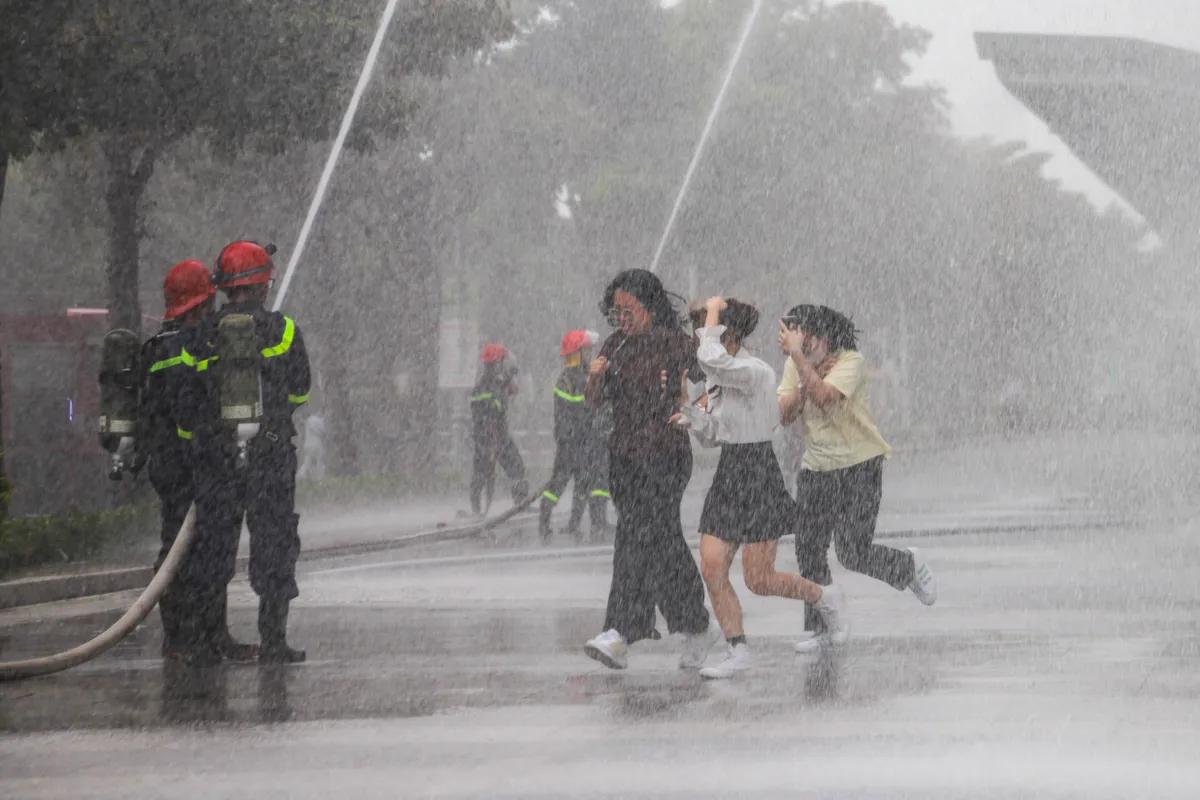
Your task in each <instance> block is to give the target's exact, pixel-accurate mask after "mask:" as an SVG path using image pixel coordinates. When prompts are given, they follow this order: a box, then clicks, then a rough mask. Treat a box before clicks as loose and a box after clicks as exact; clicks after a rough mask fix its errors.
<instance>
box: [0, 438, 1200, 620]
mask: <svg viewBox="0 0 1200 800" xmlns="http://www.w3.org/2000/svg"><path fill="white" fill-rule="evenodd" d="M1197 450H1200V448H1196V447H1194V445H1193V443H1190V442H1181V441H1177V440H1171V441H1167V440H1165V439H1164V440H1152V439H1148V438H1145V437H1141V438H1136V437H1135V438H1133V439H1131V440H1126V441H1121V440H1118V439H1115V438H1105V439H1103V440H1100V441H1097V440H1096V439H1095V438H1094V437H1092V438H1089V437H1083V436H1075V437H1058V438H1057V439H1056V438H1049V437H1047V438H1043V439H1038V440H1023V441H1016V442H1010V441H1003V440H981V441H980V442H977V443H973V444H972V445H969V446H965V447H958V448H955V449H953V450H948V451H935V452H923V453H919V454H915V455H905V454H903V453H898V454H896V456H895V457H893V458H892V459H891V461H889V462H888V464H887V466H886V467H885V469H884V496H883V506H882V510H881V513H880V517H879V526H878V533H879V536H880V538H894V537H898V536H909V537H911V536H937V535H949V534H954V533H966V532H981V533H982V532H996V533H1004V532H1013V533H1017V532H1022V531H1030V530H1071V529H1080V528H1096V527H1108V526H1112V525H1116V524H1128V523H1129V522H1130V521H1133V520H1146V519H1150V518H1162V517H1164V516H1167V517H1169V516H1172V514H1175V515H1178V514H1183V513H1185V511H1186V510H1189V509H1190V496H1188V495H1187V494H1186V493H1185V492H1182V491H1180V489H1182V488H1183V486H1182V483H1181V482H1182V481H1183V478H1184V476H1185V475H1190V474H1193V473H1192V471H1191V469H1190V468H1191V467H1192V463H1191V462H1196V461H1198V460H1200V459H1198V458H1197V456H1195V455H1194V453H1195V452H1196V451H1197ZM1184 462H1187V463H1186V464H1185V463H1184ZM1196 466H1197V467H1200V464H1197V465H1196ZM1185 467H1186V468H1185ZM787 477H788V480H789V481H792V480H794V478H793V477H792V476H790V475H789V476H787ZM711 480H712V471H711V470H705V469H697V470H696V472H695V473H694V474H693V477H692V482H691V484H690V486H689V489H688V493H687V495H686V496H685V498H684V503H683V509H682V512H683V522H684V530H685V531H687V532H689V533H691V534H694V533H695V530H696V525H697V523H698V521H699V517H700V510H701V507H702V505H703V500H704V493H705V491H706V490H707V488H708V485H709V483H710V482H711ZM1168 500H1170V501H1172V502H1167V501H1168ZM464 507H465V502H463V503H456V501H454V500H450V499H435V498H430V499H425V500H418V501H413V502H408V503H405V504H404V505H397V506H395V507H374V508H367V509H354V510H336V509H327V510H321V511H310V512H307V513H305V514H304V515H302V517H301V524H300V537H301V541H302V542H303V548H304V549H303V552H302V554H301V558H302V559H303V560H311V559H318V558H328V557H332V556H340V555H350V554H355V553H365V552H372V551H377V550H386V549H392V548H396V547H403V546H406V545H409V544H412V543H417V542H434V541H442V540H449V539H453V538H461V537H463V536H466V535H470V534H469V532H467V531H465V530H464V529H468V528H470V527H471V524H470V523H471V521H470V520H467V519H460V518H458V517H457V513H458V511H459V510H460V508H464ZM508 507H509V506H508V504H507V502H505V501H503V500H499V499H498V501H497V504H496V507H494V508H493V510H492V513H493V514H496V513H499V512H501V511H503V510H505V509H507V508H508ZM1151 512H1153V513H1151ZM564 513H565V510H563V511H560V512H559V514H560V515H563V514H564ZM530 524H532V520H531V519H530V518H525V519H524V521H523V522H522V521H520V519H519V520H518V521H515V522H513V523H509V525H510V526H512V525H517V526H520V525H530ZM156 549H157V545H156V543H155V542H153V541H148V542H146V544H145V550H144V552H141V551H138V552H132V553H129V554H126V557H125V559H124V565H120V564H111V563H110V564H98V563H79V564H74V565H64V567H63V568H62V569H61V570H60V571H58V573H57V574H53V575H44V576H38V577H33V578H25V579H21V580H15V581H7V582H0V609H2V608H11V607H14V606H21V605H30V604H33V603H43V602H51V601H54V600H61V599H68V598H73V597H83V596H89V595H94V594H104V593H108V592H115V591H124V590H128V589H137V588H141V587H144V586H145V585H146V584H147V583H148V582H149V580H150V577H151V571H150V569H149V566H148V565H149V564H151V563H152V562H153V560H154V555H155V552H156ZM247 553H248V541H247V537H246V536H245V535H243V536H242V541H241V546H240V549H239V555H240V557H241V559H242V560H243V563H242V564H240V565H239V569H244V559H245V557H246V555H247ZM135 565H136V566H135Z"/></svg>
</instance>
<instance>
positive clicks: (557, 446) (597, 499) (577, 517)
mask: <svg viewBox="0 0 1200 800" xmlns="http://www.w3.org/2000/svg"><path fill="white" fill-rule="evenodd" d="M598 339H599V335H598V334H594V333H590V332H589V331H580V330H576V331H570V332H568V333H567V335H566V336H564V337H563V341H562V348H561V349H560V351H559V355H560V356H562V359H563V371H562V373H561V374H560V375H559V376H558V381H557V382H556V383H555V384H554V471H553V473H552V474H551V476H550V482H549V483H548V484H546V489H545V491H543V492H542V508H541V519H540V520H539V523H538V530H539V532H540V533H541V536H542V541H544V542H545V541H549V540H550V537H551V535H552V531H551V529H550V514H551V512H552V511H553V510H554V507H555V506H556V505H558V502H559V498H560V497H561V495H562V493H563V491H564V490H565V489H566V488H567V483H568V482H570V481H572V480H573V481H574V483H575V488H574V497H573V500H572V503H571V519H570V522H569V523H568V524H567V533H568V534H569V535H571V536H573V537H575V538H576V539H580V538H582V534H581V532H580V530H579V524H580V522H581V521H582V520H583V511H584V508H585V507H586V508H588V510H589V511H590V512H591V536H592V538H593V539H602V538H604V537H605V536H606V534H607V532H608V523H607V521H606V520H605V505H606V503H607V501H608V497H609V495H608V489H607V486H608V480H607V475H605V474H603V472H602V470H603V469H605V468H606V467H607V459H605V458H604V457H603V450H604V449H605V447H606V446H607V442H606V439H607V430H606V426H605V420H604V418H605V417H606V416H607V410H606V409H599V408H592V407H591V406H589V405H588V404H587V402H586V398H585V397H584V390H585V389H586V387H587V372H588V368H589V367H590V366H591V363H592V348H593V347H594V346H595V344H596V341H597V340H598Z"/></svg>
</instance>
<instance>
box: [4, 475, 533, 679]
mask: <svg viewBox="0 0 1200 800" xmlns="http://www.w3.org/2000/svg"><path fill="white" fill-rule="evenodd" d="M541 494H542V493H541V492H537V493H534V494H530V495H529V496H528V497H526V498H525V499H524V500H522V501H521V502H520V503H518V504H517V505H515V506H513V507H512V508H510V509H509V510H508V511H505V512H504V513H503V514H499V515H497V516H495V517H493V518H492V519H486V520H483V521H482V522H479V523H476V524H475V525H471V526H468V527H466V528H463V529H459V530H458V531H457V532H458V533H460V534H464V535H466V534H471V533H475V534H480V533H484V532H485V531H489V530H491V529H492V528H494V527H496V526H497V525H501V524H503V523H505V522H508V521H509V520H510V519H512V518H513V517H515V516H516V515H517V514H519V513H521V512H522V511H524V510H525V509H527V508H529V506H531V505H533V502H534V500H536V499H538V498H539V497H541ZM195 538H196V505H195V503H193V504H192V507H191V508H189V509H188V513H187V517H186V518H184V520H183V526H182V527H181V528H180V529H179V535H178V536H176V537H175V544H173V545H171V550H170V552H168V553H167V558H166V560H164V561H163V563H162V566H161V567H159V569H158V572H156V573H155V574H154V577H153V578H152V579H151V581H150V584H149V585H148V586H147V587H146V588H145V589H143V590H142V593H141V595H140V596H139V597H138V599H137V600H136V601H135V602H134V604H133V605H132V606H130V607H129V610H128V611H126V612H125V613H124V614H122V615H121V618H120V619H119V620H117V621H116V622H114V623H113V624H112V625H110V626H109V627H108V629H107V630H105V631H104V632H102V633H101V634H100V635H99V636H97V637H96V638H94V639H92V640H91V641H90V642H86V643H84V644H81V645H79V646H78V647H73V648H71V649H70V650H66V651H64V652H62V653H56V654H54V655H52V656H42V657H41V658H30V659H26V660H24V661H5V662H0V683H3V682H5V681H18V680H22V679H24V678H36V677H39V676H41V675H51V674H53V673H55V672H62V671H63V670H67V669H70V668H71V667H77V666H79V665H80V664H84V663H86V662H88V661H91V660H92V659H94V658H96V657H97V656H99V655H101V654H102V653H104V652H106V651H108V650H110V649H111V648H112V647H113V646H114V645H116V644H117V643H118V642H120V641H121V640H122V639H124V638H125V637H126V636H128V635H129V634H130V633H131V632H132V631H133V629H134V628H136V627H137V626H138V625H140V624H141V622H142V620H144V619H145V618H146V617H147V616H149V614H150V612H151V611H153V610H154V606H155V605H156V604H157V603H158V600H159V598H161V597H162V596H163V592H165V591H166V590H167V587H168V586H170V585H171V581H173V580H174V579H175V573H177V572H178V571H179V565H180V564H181V563H182V562H183V557H184V556H185V555H186V554H187V551H188V548H189V547H191V546H192V542H193V541H194V540H195Z"/></svg>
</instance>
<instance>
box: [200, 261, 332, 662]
mask: <svg viewBox="0 0 1200 800" xmlns="http://www.w3.org/2000/svg"><path fill="white" fill-rule="evenodd" d="M274 251H275V250H274V246H271V245H268V247H266V248H264V247H261V246H259V245H257V244H255V243H253V242H234V243H233V244H231V245H229V246H227V247H226V248H225V249H224V250H222V251H221V254H220V255H219V256H218V257H217V262H216V270H215V272H214V276H213V277H214V280H215V282H216V285H217V288H219V289H220V290H221V291H222V292H223V293H224V294H225V295H226V297H227V300H228V302H227V303H226V304H225V305H224V306H223V307H222V308H221V310H220V311H218V312H217V313H216V314H213V315H212V316H210V317H208V318H207V319H205V320H204V321H203V322H201V323H200V324H199V325H198V326H197V327H196V330H195V333H194V334H193V336H192V337H191V338H190V341H189V344H188V346H187V349H186V351H185V352H184V359H185V362H187V363H189V364H191V365H192V367H193V369H192V370H191V371H190V372H189V378H188V380H187V381H186V382H185V385H184V387H183V391H182V392H181V393H180V400H179V409H178V414H177V417H178V419H179V426H180V430H179V435H180V436H181V437H183V438H191V439H193V441H194V457H195V458H196V460H197V470H196V476H197V496H196V512H197V514H196V519H197V525H198V530H197V541H196V543H195V545H194V546H193V548H192V552H191V554H190V557H189V558H188V561H187V563H186V564H185V566H184V572H185V576H184V577H185V581H186V586H187V591H188V600H189V603H190V604H191V608H190V610H191V611H192V613H191V614H189V624H188V625H186V626H184V627H185V631H186V638H187V642H188V645H189V646H190V647H191V648H193V649H194V650H195V651H196V652H198V654H199V657H200V658H204V657H208V658H213V657H214V654H215V653H217V652H218V650H217V648H216V647H215V646H214V641H215V639H216V638H217V636H219V630H218V625H217V620H216V618H215V613H216V612H217V611H218V603H219V594H220V591H221V590H222V589H223V587H224V586H225V585H226V584H227V583H228V582H229V581H230V580H231V579H232V577H233V573H234V566H235V563H236V559H237V545H238V539H239V538H240V535H241V527H242V519H243V517H245V520H246V525H247V527H248V528H249V530H250V585H251V587H253V589H254V591H255V593H256V594H257V595H258V598H259V602H258V631H259V636H260V638H261V643H260V645H259V661H260V662H264V663H295V662H299V661H303V660H304V658H305V654H304V652H303V651H301V650H294V649H292V648H291V647H289V646H288V644H287V638H286V637H287V618H288V605H289V603H290V602H291V601H292V600H293V599H294V598H295V597H297V596H298V595H299V590H298V588H297V586H296V559H297V557H298V556H299V554H300V536H299V532H298V524H299V521H300V517H299V515H297V514H296V513H295V496H296V448H295V445H294V444H293V443H292V437H293V436H295V433H296V430H295V427H294V426H293V424H292V413H293V412H294V411H295V410H296V409H297V408H298V407H299V406H300V405H302V404H303V403H305V402H307V401H308V393H309V385H310V374H309V364H308V354H307V352H306V351H305V349H304V340H303V338H302V337H301V335H300V329H299V328H298V327H297V326H296V323H295V322H293V321H292V320H291V319H290V318H289V317H285V316H284V315H283V314H281V313H279V312H275V311H267V310H266V309H265V308H264V305H263V304H264V302H265V300H266V297H267V292H268V291H269V289H270V285H271V272H272V270H273V269H274V265H273V263H272V262H271V254H272V253H274Z"/></svg>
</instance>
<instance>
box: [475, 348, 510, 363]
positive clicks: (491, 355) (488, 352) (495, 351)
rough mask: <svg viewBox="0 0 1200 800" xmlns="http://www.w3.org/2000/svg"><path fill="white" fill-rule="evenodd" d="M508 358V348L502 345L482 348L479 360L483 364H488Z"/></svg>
mask: <svg viewBox="0 0 1200 800" xmlns="http://www.w3.org/2000/svg"><path fill="white" fill-rule="evenodd" d="M507 356H508V348H506V347H505V346H504V345H502V344H489V345H488V346H487V347H485V348H483V355H481V356H480V357H479V360H480V361H482V362H483V363H485V364H490V363H491V362H493V361H499V360H501V359H503V358H506V357H507Z"/></svg>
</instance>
